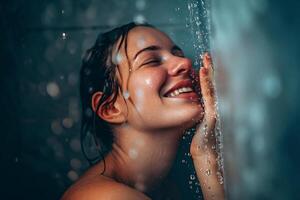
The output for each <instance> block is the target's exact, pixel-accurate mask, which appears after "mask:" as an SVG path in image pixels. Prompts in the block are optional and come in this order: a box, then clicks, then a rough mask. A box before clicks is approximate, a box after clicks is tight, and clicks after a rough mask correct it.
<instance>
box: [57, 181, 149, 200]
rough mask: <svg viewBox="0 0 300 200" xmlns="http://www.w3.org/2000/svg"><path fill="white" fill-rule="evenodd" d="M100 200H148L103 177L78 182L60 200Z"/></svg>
mask: <svg viewBox="0 0 300 200" xmlns="http://www.w3.org/2000/svg"><path fill="white" fill-rule="evenodd" d="M102 199H111V200H119V199H123V200H150V198H149V197H147V196H145V195H144V194H143V193H141V192H139V191H137V190H134V189H132V188H130V187H128V186H126V185H124V184H121V183H118V182H116V181H114V180H112V179H109V178H106V177H103V176H99V177H93V178H89V179H83V180H79V181H78V182H77V183H75V184H74V185H73V186H71V187H70V188H69V189H68V190H67V191H66V192H65V193H64V195H63V197H62V198H61V200H102Z"/></svg>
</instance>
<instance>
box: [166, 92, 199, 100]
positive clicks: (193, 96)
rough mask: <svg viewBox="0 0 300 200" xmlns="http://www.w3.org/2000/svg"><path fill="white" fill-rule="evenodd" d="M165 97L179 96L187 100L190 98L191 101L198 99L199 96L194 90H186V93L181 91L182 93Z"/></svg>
mask: <svg viewBox="0 0 300 200" xmlns="http://www.w3.org/2000/svg"><path fill="white" fill-rule="evenodd" d="M167 98H172V99H173V98H174V99H176V98H180V99H188V100H192V101H198V100H199V97H198V95H197V94H196V93H195V92H188V93H182V94H179V95H177V96H175V97H167Z"/></svg>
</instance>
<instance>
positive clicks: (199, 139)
mask: <svg viewBox="0 0 300 200" xmlns="http://www.w3.org/2000/svg"><path fill="white" fill-rule="evenodd" d="M213 75H214V71H213V65H212V59H211V56H210V55H209V53H205V54H204V56H203V66H202V67H201V68H200V70H199V80H200V81H199V82H200V89H201V94H202V98H203V106H204V118H203V121H202V122H201V123H200V124H198V125H197V128H196V132H195V135H194V137H193V140H192V143H191V146H190V152H191V155H192V156H193V157H196V156H204V155H205V153H216V150H215V149H216V137H215V126H216V121H217V109H216V97H215V88H214V84H213Z"/></svg>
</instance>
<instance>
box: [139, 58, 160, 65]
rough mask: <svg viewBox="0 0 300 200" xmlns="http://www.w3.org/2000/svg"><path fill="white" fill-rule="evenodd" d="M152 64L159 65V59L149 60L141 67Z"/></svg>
mask: <svg viewBox="0 0 300 200" xmlns="http://www.w3.org/2000/svg"><path fill="white" fill-rule="evenodd" d="M154 63H157V64H160V63H161V59H151V60H149V61H147V62H145V63H144V64H143V65H148V64H154Z"/></svg>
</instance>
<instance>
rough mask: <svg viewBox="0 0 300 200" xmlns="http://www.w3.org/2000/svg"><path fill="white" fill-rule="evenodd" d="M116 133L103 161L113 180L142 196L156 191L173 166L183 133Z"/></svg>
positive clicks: (131, 130) (132, 131)
mask: <svg viewBox="0 0 300 200" xmlns="http://www.w3.org/2000/svg"><path fill="white" fill-rule="evenodd" d="M128 129H129V130H128ZM116 132H117V133H116V135H115V140H114V143H113V148H112V151H111V153H110V154H109V155H108V157H107V160H108V161H111V163H112V176H113V178H115V179H116V180H117V181H119V182H122V183H124V184H126V185H129V186H131V187H133V188H136V189H137V190H139V191H141V192H143V193H151V192H154V191H156V190H157V189H158V188H159V186H160V185H161V184H162V182H163V180H164V179H165V178H166V176H167V175H168V172H169V170H170V168H171V166H172V164H173V161H174V159H175V157H176V152H177V148H178V145H179V141H180V137H181V136H182V133H183V131H182V130H180V131H179V130H178V129H177V130H176V131H175V130H173V131H167V132H166V131H160V132H156V131H155V132H147V133H145V132H141V131H136V130H133V129H130V128H127V130H126V131H116Z"/></svg>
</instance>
